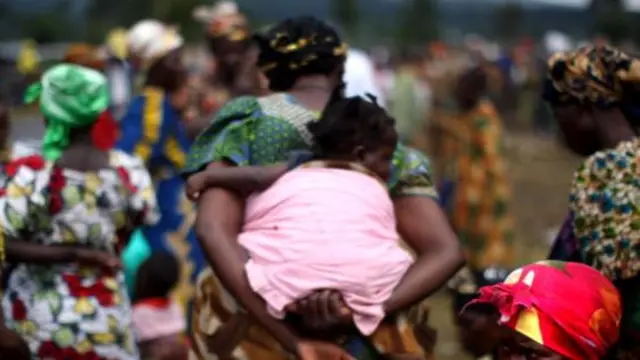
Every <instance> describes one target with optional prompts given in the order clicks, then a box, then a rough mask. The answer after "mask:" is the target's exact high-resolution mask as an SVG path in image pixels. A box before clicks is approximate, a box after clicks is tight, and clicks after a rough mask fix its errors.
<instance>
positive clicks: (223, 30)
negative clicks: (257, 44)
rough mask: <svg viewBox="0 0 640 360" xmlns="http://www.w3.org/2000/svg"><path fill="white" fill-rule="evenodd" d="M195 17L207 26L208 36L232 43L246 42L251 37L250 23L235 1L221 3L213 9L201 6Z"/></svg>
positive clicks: (196, 10)
mask: <svg viewBox="0 0 640 360" xmlns="http://www.w3.org/2000/svg"><path fill="white" fill-rule="evenodd" d="M193 17H194V18H195V19H196V20H197V21H200V22H202V23H204V24H206V26H207V35H208V36H210V37H213V38H225V39H227V40H230V41H244V40H247V39H248V38H249V36H250V35H251V34H250V32H249V22H248V21H247V18H246V17H245V16H244V15H243V14H242V13H241V12H240V10H239V9H238V5H237V4H236V3H235V2H233V1H221V2H218V3H217V4H216V5H214V6H213V7H208V6H200V7H197V8H196V9H195V10H194V11H193Z"/></svg>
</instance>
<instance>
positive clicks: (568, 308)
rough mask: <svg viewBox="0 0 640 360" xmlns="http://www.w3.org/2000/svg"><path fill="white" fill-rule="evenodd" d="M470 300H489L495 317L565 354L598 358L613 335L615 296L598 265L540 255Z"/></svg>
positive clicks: (615, 336) (590, 359)
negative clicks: (497, 314) (549, 258)
mask: <svg viewBox="0 0 640 360" xmlns="http://www.w3.org/2000/svg"><path fill="white" fill-rule="evenodd" d="M473 303H489V304H493V305H495V306H496V307H497V309H498V311H499V312H500V315H501V318H500V323H501V324H503V325H505V326H507V327H509V328H511V329H513V330H515V331H517V332H519V333H521V334H523V335H525V336H527V337H528V338H530V339H532V340H534V341H536V342H537V343H539V344H541V345H543V346H545V347H546V348H548V349H550V350H552V351H555V352H556V353H558V354H560V355H562V356H564V357H566V358H568V359H570V360H598V359H600V358H601V357H603V356H604V355H605V354H606V352H607V351H608V350H609V348H610V347H611V346H613V345H614V344H615V343H616V341H617V340H618V327H619V325H620V317H621V308H620V296H619V294H618V291H617V290H616V288H615V287H614V286H613V284H612V283H611V282H610V281H609V280H607V278H605V277H604V276H603V275H602V274H600V273H599V272H598V271H597V270H595V269H593V268H591V267H589V266H587V265H584V264H579V263H565V262H560V261H544V262H539V263H536V264H532V265H527V266H524V267H522V268H520V269H518V270H515V271H514V272H512V273H511V274H510V275H509V277H508V278H507V280H505V282H504V283H502V284H498V285H492V286H486V287H483V288H481V289H480V296H479V298H478V299H477V300H474V301H473V302H471V304H473Z"/></svg>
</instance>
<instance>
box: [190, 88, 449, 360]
mask: <svg viewBox="0 0 640 360" xmlns="http://www.w3.org/2000/svg"><path fill="white" fill-rule="evenodd" d="M317 116H318V114H317V113H315V112H313V111H310V110H308V109H306V108H304V107H302V106H301V105H299V104H298V103H296V101H295V99H293V98H292V97H291V96H289V95H286V94H274V95H270V96H266V97H261V98H255V97H242V98H237V99H235V100H232V101H231V102H229V103H227V104H226V105H225V106H224V107H223V108H222V109H221V110H220V112H219V113H218V114H217V116H216V117H215V119H214V120H213V122H212V123H211V125H210V126H209V128H208V129H206V130H205V131H204V132H203V133H202V134H201V135H200V137H198V139H197V140H196V141H195V143H194V144H193V145H192V147H191V151H190V153H189V157H188V159H187V165H186V167H185V174H187V175H188V174H190V173H194V172H197V171H200V170H201V169H203V168H204V167H206V166H207V164H209V163H211V162H215V161H229V162H232V163H234V164H236V165H239V166H247V165H268V164H274V163H278V162H287V161H288V160H289V159H290V156H291V154H292V153H293V152H294V151H296V150H309V149H311V147H312V144H313V137H312V135H311V134H310V133H309V131H308V130H307V127H306V125H307V124H308V123H309V122H311V121H315V120H316V119H317ZM387 186H388V188H389V189H390V192H391V195H392V196H411V195H416V196H427V197H432V198H436V197H437V195H436V191H435V189H434V187H433V183H432V181H431V176H430V173H429V163H428V161H427V159H426V158H425V157H424V156H423V155H422V154H421V153H419V152H418V151H416V150H413V149H409V148H407V147H405V146H403V145H398V148H397V149H396V152H395V154H394V159H393V165H392V175H391V177H390V179H389V181H388V183H387ZM425 313H426V309H425V307H424V306H419V307H416V308H415V309H414V310H412V311H411V312H409V313H408V314H404V315H402V316H400V317H399V318H398V321H397V322H393V323H391V324H386V325H385V326H382V327H381V328H380V330H379V332H377V334H378V335H377V338H376V339H377V340H375V343H376V345H379V346H380V347H381V348H382V349H384V350H385V351H389V352H394V353H403V352H405V353H414V354H415V353H421V352H422V348H421V347H420V345H418V343H417V341H416V340H415V337H414V334H413V328H414V327H413V326H412V325H415V326H422V327H426V324H427V316H426V315H425ZM193 319H194V320H193V323H192V331H193V336H194V349H193V353H192V357H193V358H195V359H199V360H209V359H217V358H218V356H221V353H220V352H221V351H223V350H224V349H230V350H229V352H230V353H232V354H233V356H235V357H236V358H238V359H247V360H253V359H265V360H276V359H286V358H288V356H287V355H286V354H285V353H284V352H283V351H282V349H281V348H280V346H279V345H278V344H277V342H276V341H275V340H274V339H273V338H272V337H270V335H269V334H267V333H266V332H265V331H264V330H263V329H262V328H260V327H259V326H256V324H255V323H251V322H246V321H245V319H249V318H248V315H247V314H246V313H244V312H243V311H241V309H240V308H239V307H238V305H237V304H236V302H235V301H233V299H232V297H231V296H229V295H228V294H226V292H225V291H224V289H222V287H221V286H220V283H219V280H218V279H217V278H216V277H215V274H214V273H213V272H211V271H210V270H209V269H206V270H205V271H204V272H203V273H202V274H201V276H200V280H199V281H198V286H197V289H196V298H195V301H194V312H193ZM229 319H231V320H229ZM235 320H238V321H239V323H238V324H240V325H242V326H240V327H239V329H235V331H239V332H238V333H237V334H241V333H245V334H248V335H247V336H245V337H242V336H240V337H234V339H236V338H237V339H238V343H237V344H235V346H233V347H232V346H228V344H225V347H224V349H222V350H221V348H219V347H214V346H209V345H208V344H209V342H210V339H211V338H212V336H213V335H214V334H217V333H218V332H219V331H234V329H231V330H228V329H225V328H222V325H223V324H224V322H226V321H231V322H233V323H236V322H235ZM366 344H367V342H366V341H365V342H362V341H360V339H356V340H355V341H354V342H351V343H348V344H347V345H345V347H346V348H348V349H350V350H352V351H353V352H352V355H354V356H356V357H357V358H358V359H369V358H371V357H368V356H370V354H371V353H370V352H368V350H367V349H370V347H367V346H366ZM423 348H425V347H424V346H423ZM430 350H432V349H431V348H430V347H429V346H426V348H425V351H427V352H429V351H430ZM374 358H375V357H374Z"/></svg>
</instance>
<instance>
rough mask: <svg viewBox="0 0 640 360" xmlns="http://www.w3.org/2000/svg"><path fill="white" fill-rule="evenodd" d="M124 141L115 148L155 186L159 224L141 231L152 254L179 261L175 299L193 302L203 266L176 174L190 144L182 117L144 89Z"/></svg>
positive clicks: (191, 210)
mask: <svg viewBox="0 0 640 360" xmlns="http://www.w3.org/2000/svg"><path fill="white" fill-rule="evenodd" d="M120 126H121V133H122V137H121V139H120V141H119V142H118V144H117V147H118V148H119V149H121V150H123V151H125V152H127V153H129V154H133V155H136V156H138V157H139V158H141V159H142V160H143V161H144V163H145V165H146V166H147V168H148V169H149V172H150V173H151V176H152V178H153V181H154V186H155V190H156V193H157V194H158V206H159V208H160V211H161V213H162V216H161V221H160V222H158V223H157V224H155V225H153V226H147V227H144V228H142V233H143V234H144V236H145V238H146V239H147V241H149V244H150V246H151V249H152V251H166V252H170V253H172V254H173V255H174V256H176V258H177V259H179V261H180V264H181V277H180V279H181V281H180V284H179V286H178V288H177V289H176V291H175V295H176V300H177V301H178V302H179V303H181V304H182V305H186V304H187V303H188V302H189V300H190V299H191V298H192V297H193V293H194V290H193V284H194V282H195V279H196V275H197V273H198V272H199V271H200V270H201V269H202V268H203V267H204V266H205V265H206V262H205V260H204V256H203V254H202V252H201V251H200V247H199V245H198V241H197V239H196V236H195V232H194V231H193V230H192V225H193V223H194V221H195V212H194V207H193V204H192V202H191V201H189V200H188V199H187V198H186V195H185V192H184V181H183V180H182V177H181V176H180V173H179V171H180V169H181V168H182V167H183V166H184V163H185V159H186V153H187V151H188V150H189V146H190V141H189V140H188V138H187V135H186V133H185V129H184V127H183V123H182V120H181V118H180V114H179V113H178V112H177V111H176V110H174V108H173V107H172V106H171V104H170V103H169V100H168V99H167V97H166V96H165V94H164V93H163V92H162V91H161V90H158V89H154V88H147V89H145V90H144V91H143V94H142V95H140V96H138V97H136V98H135V99H134V100H133V101H132V104H131V105H130V107H129V111H128V112H127V114H126V115H125V117H124V118H123V119H122V120H121V122H120Z"/></svg>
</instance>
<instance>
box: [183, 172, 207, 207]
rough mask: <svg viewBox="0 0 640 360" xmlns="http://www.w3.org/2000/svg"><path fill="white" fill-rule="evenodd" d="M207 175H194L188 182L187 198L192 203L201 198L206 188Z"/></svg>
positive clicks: (203, 173) (200, 173)
mask: <svg viewBox="0 0 640 360" xmlns="http://www.w3.org/2000/svg"><path fill="white" fill-rule="evenodd" d="M205 179H206V175H205V172H199V173H197V174H193V175H191V176H190V177H189V179H188V180H187V197H188V198H189V200H191V201H196V200H198V198H199V197H200V194H201V193H202V190H204V188H205V186H206V182H205Z"/></svg>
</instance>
